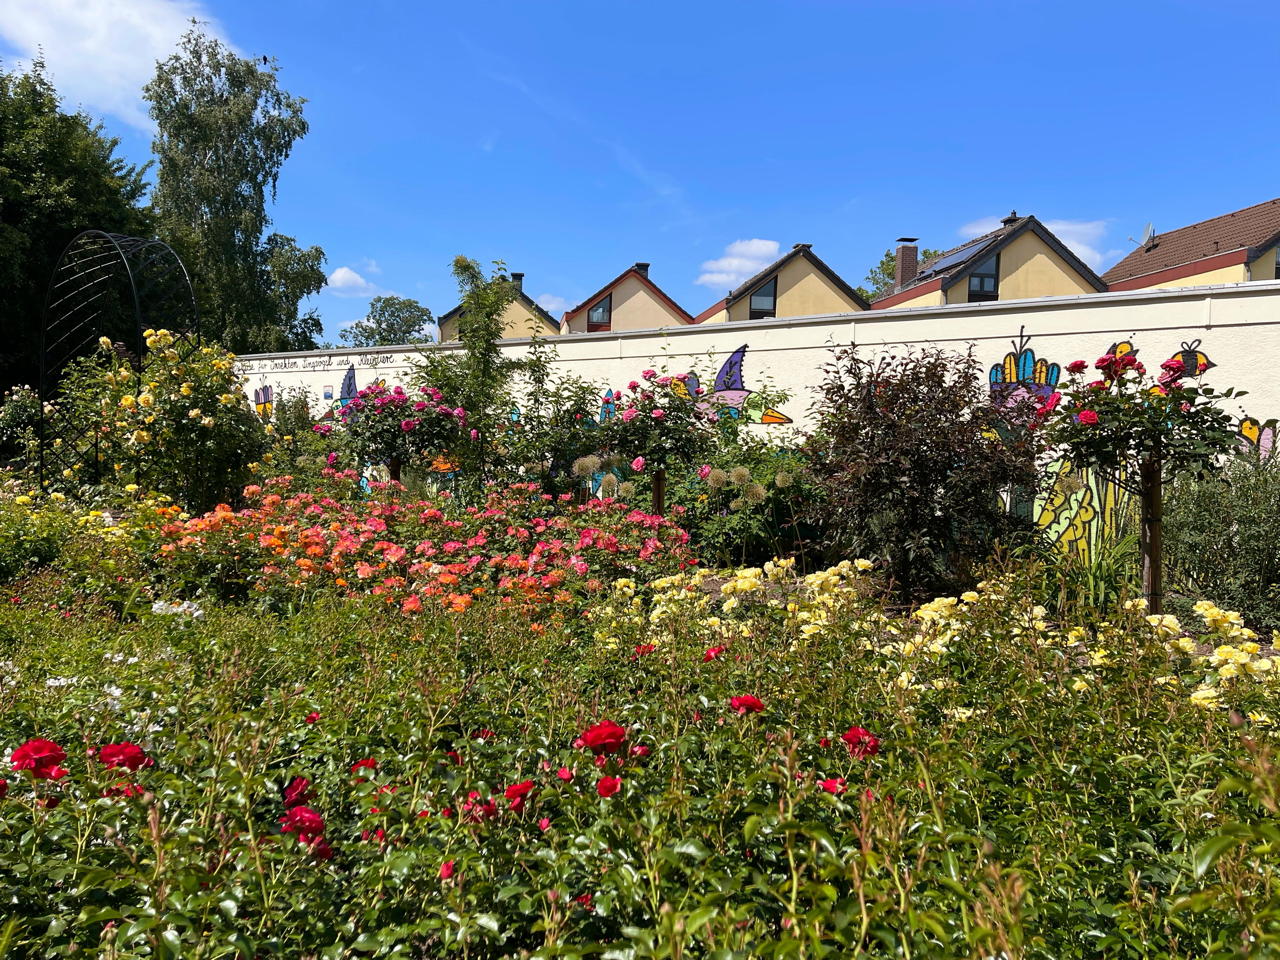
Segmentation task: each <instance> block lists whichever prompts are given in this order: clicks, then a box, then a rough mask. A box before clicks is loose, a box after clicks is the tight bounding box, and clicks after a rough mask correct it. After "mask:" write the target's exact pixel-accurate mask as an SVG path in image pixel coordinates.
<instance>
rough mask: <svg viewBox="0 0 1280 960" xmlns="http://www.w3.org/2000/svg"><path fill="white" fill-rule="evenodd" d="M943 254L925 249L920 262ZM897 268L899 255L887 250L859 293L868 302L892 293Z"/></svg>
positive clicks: (872, 269)
mask: <svg viewBox="0 0 1280 960" xmlns="http://www.w3.org/2000/svg"><path fill="white" fill-rule="evenodd" d="M941 252H942V251H941V250H931V249H929V248H928V247H925V248H924V249H923V250H921V251H920V262H921V263H924V262H925V261H926V260H930V259H932V258H933V257H936V256H937V255H938V254H940V253H941ZM897 268H898V254H897V253H896V252H895V251H893V250H886V251H885V252H884V256H883V257H881V258H880V262H879V263H877V264H876V265H875V266H874V267H872V268H871V269H870V270H868V271H867V276H866V278H865V279H864V280H863V281H862V282H863V283H864V284H866V286H862V287H858V293H859V294H861V295H862V297H863V298H864V299H866V300H874V299H875V298H876V297H882V296H884V295H885V294H887V293H892V292H893V287H894V283H895V278H894V274H895V272H896V270H897Z"/></svg>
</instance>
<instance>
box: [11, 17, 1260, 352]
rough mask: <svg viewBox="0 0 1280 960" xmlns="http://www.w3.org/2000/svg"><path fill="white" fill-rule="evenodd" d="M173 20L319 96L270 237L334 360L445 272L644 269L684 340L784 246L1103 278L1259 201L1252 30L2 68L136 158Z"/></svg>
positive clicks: (676, 36) (106, 49)
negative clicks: (318, 270)
mask: <svg viewBox="0 0 1280 960" xmlns="http://www.w3.org/2000/svg"><path fill="white" fill-rule="evenodd" d="M192 15H194V16H197V17H198V18H200V19H201V20H204V21H207V29H209V30H210V31H212V32H214V33H217V34H218V35H219V36H221V37H223V38H224V39H226V40H227V41H228V42H229V43H231V44H232V45H233V46H234V47H235V48H236V49H237V50H238V51H240V52H241V53H243V54H244V55H246V56H260V55H262V54H264V53H265V54H270V55H271V56H274V57H276V58H277V59H278V60H279V63H280V67H281V72H280V80H281V83H282V84H283V86H284V87H285V88H286V89H288V90H289V91H291V92H293V93H295V94H298V95H301V96H304V97H306V98H307V99H308V101H309V102H308V104H307V107H306V115H307V118H308V120H309V121H310V124H311V132H310V134H309V135H308V136H307V137H306V138H305V139H304V140H303V141H301V142H300V143H299V144H298V146H297V147H296V148H295V150H294V153H293V155H292V157H291V158H290V159H289V161H288V163H287V164H286V166H285V168H284V171H283V174H282V176H281V180H280V192H279V200H278V203H277V204H276V206H275V208H274V210H273V217H274V219H275V227H274V228H275V229H277V230H279V231H280V232H282V233H286V234H289V235H292V236H294V237H296V238H297V239H298V241H299V242H300V243H302V244H304V245H309V244H313V243H315V244H320V245H321V246H322V247H323V248H324V250H325V252H326V254H327V255H328V266H327V269H328V270H329V272H330V278H331V283H330V286H329V287H328V288H327V289H326V290H325V291H324V292H322V293H321V294H319V295H317V296H316V297H315V298H314V301H313V305H314V306H316V307H318V308H319V310H320V312H321V315H322V316H323V317H324V320H325V329H326V335H327V336H328V337H329V338H331V339H334V340H336V339H337V336H338V331H339V329H340V327H341V325H342V324H344V323H349V322H351V321H352V320H354V319H356V318H358V317H360V316H362V315H363V313H364V311H365V309H366V307H367V305H368V300H369V298H370V296H372V295H375V294H377V293H381V292H394V293H397V294H399V295H402V296H410V297H414V298H416V299H418V300H420V301H422V302H423V303H425V304H426V305H427V306H429V307H430V308H431V309H432V310H433V311H435V312H436V313H437V314H439V313H443V312H444V311H445V310H447V309H449V308H450V307H451V306H453V304H454V303H455V301H456V288H455V287H454V285H453V282H452V279H451V277H450V275H449V269H448V267H449V261H450V260H451V258H452V257H453V256H454V255H456V254H458V253H465V254H467V255H468V256H471V257H475V258H476V259H479V260H482V261H488V260H494V259H502V260H504V261H506V263H507V265H508V267H509V268H510V269H512V270H520V271H523V272H524V273H525V274H526V280H525V289H526V290H527V291H528V292H529V293H530V294H532V295H533V296H535V297H538V298H540V299H541V300H542V302H543V303H544V305H546V306H548V307H549V308H550V309H552V312H553V313H555V314H556V315H557V316H558V315H559V312H560V311H561V310H563V309H564V308H565V307H566V306H572V305H575V304H577V303H578V302H579V301H581V300H582V299H583V298H584V297H586V296H588V295H590V294H591V293H592V292H594V291H595V290H596V289H598V288H599V287H601V286H602V285H603V284H605V283H606V282H607V281H608V280H610V279H611V278H612V277H614V276H615V275H617V274H618V273H620V272H621V271H622V270H623V269H625V268H626V267H627V266H629V265H630V264H632V263H633V262H635V261H637V260H643V261H648V262H651V263H652V264H653V266H652V270H651V277H652V278H653V279H654V280H655V281H656V282H657V283H658V284H660V285H661V286H662V287H663V288H664V289H665V290H666V291H667V292H668V293H669V294H671V295H672V296H673V297H674V298H675V299H676V300H677V301H679V302H680V303H681V304H682V305H683V306H685V307H686V308H687V309H688V310H689V311H691V312H693V313H697V312H699V311H701V310H702V309H703V308H704V307H706V306H708V305H709V304H710V303H712V302H713V301H714V300H716V299H718V298H719V297H721V296H723V295H724V293H725V291H726V290H727V289H728V287H730V286H731V285H733V283H734V282H737V280H739V279H741V278H742V277H743V276H745V275H749V274H750V273H753V272H754V271H755V270H756V269H758V268H759V266H761V265H763V263H764V262H766V261H767V260H768V259H772V256H773V255H774V251H785V250H787V249H789V248H790V246H791V245H792V244H793V243H797V242H807V243H812V244H813V245H814V251H815V252H816V253H817V254H818V255H819V256H821V257H822V258H823V259H824V260H826V261H827V262H828V263H829V264H830V265H831V266H832V267H833V268H835V269H836V270H837V271H838V272H840V273H841V274H842V275H843V276H844V277H845V278H846V279H847V280H849V281H850V282H851V283H855V284H856V283H859V282H861V280H862V278H863V276H864V275H865V273H866V271H867V269H868V267H869V266H871V265H872V264H874V263H875V262H876V261H877V260H878V259H879V257H880V255H881V254H882V253H883V252H884V250H885V249H886V248H888V247H890V246H892V245H893V241H894V239H895V238H896V237H899V236H902V235H908V236H918V237H920V238H921V243H922V245H927V246H933V247H948V246H952V245H954V244H955V243H957V242H959V241H960V240H962V239H963V238H964V237H966V236H970V235H973V234H974V233H975V232H979V231H980V230H982V229H984V228H985V225H986V224H989V223H991V222H993V221H994V220H996V219H998V218H999V217H1000V216H1003V215H1005V214H1007V213H1008V212H1009V210H1011V209H1016V210H1018V212H1019V213H1034V214H1036V215H1037V216H1039V217H1040V218H1041V219H1042V220H1044V221H1046V222H1048V223H1049V224H1050V225H1051V226H1052V227H1053V228H1054V229H1056V230H1057V231H1058V232H1059V234H1060V235H1061V236H1062V237H1063V239H1064V240H1066V241H1067V242H1068V243H1069V244H1070V245H1072V246H1073V247H1074V248H1075V249H1076V251H1077V252H1078V253H1080V254H1081V256H1082V257H1083V258H1084V259H1085V260H1086V261H1088V262H1089V263H1090V264H1091V265H1093V266H1094V267H1095V268H1105V267H1106V266H1109V265H1110V264H1111V263H1113V262H1114V261H1115V260H1116V259H1118V258H1119V257H1120V256H1121V255H1122V253H1123V252H1125V251H1126V250H1127V249H1128V248H1129V246H1130V244H1129V242H1128V240H1127V239H1126V238H1127V237H1130V236H1133V237H1136V236H1139V234H1140V232H1141V230H1142V228H1143V225H1144V224H1145V223H1146V222H1148V221H1152V222H1153V223H1154V224H1155V227H1156V229H1157V230H1161V229H1171V228H1173V227H1176V226H1180V225H1183V224H1186V223H1190V222H1193V221H1195V220H1199V219H1203V218H1205V217H1209V216H1214V215H1216V214H1219V213H1224V212H1226V211H1229V210H1233V209H1237V208H1239V207H1242V206H1247V205H1249V204H1252V203H1256V202H1259V201H1262V200H1266V199H1270V198H1272V197H1274V196H1277V195H1280V183H1278V182H1277V179H1276V178H1275V177H1274V175H1272V171H1273V170H1274V168H1275V158H1276V155H1277V152H1278V151H1277V147H1278V146H1280V133H1278V130H1280V126H1278V124H1277V120H1280V106H1278V95H1277V92H1276V89H1275V82H1274V75H1275V67H1277V66H1278V65H1280V42H1278V41H1277V37H1280V10H1278V9H1277V8H1276V7H1274V6H1270V7H1268V6H1267V5H1261V4H1257V3H1248V4H1245V3H1234V2H1214V3H1209V2H1205V3H1188V2H1176V0H1172V2H1171V0H1166V2H1161V3H1115V2H1112V3H1107V4H1099V3H1077V4H1070V5H1064V4H1058V3H1054V4H1048V3H1045V4H1033V3H993V2H978V0H974V2H968V3H963V4H961V3H916V4H906V3H876V2H865V3H864V2H859V3H835V2H799V0H791V2H777V3H759V2H724V3H720V2H716V3H710V2H704V3H697V2H688V0H686V2H684V3H667V2H651V3H645V4H640V3H630V2H615V3H600V2H598V0H596V2H582V3H579V2H556V0H543V2H541V3H528V2H523V3H507V2H495V3H484V4H481V3H469V4H457V3H451V4H444V3H417V2H413V3H411V2H391V0H374V2H363V3H359V4H355V3H337V2H316V0H306V2H303V0H265V2H264V0H254V2H247V0H0V57H2V58H3V59H4V61H5V63H6V65H9V66H12V65H13V64H14V62H15V61H19V62H20V61H21V60H22V59H23V58H25V57H28V56H29V55H30V54H31V52H32V51H33V50H34V49H35V48H36V46H37V45H39V46H41V47H42V48H43V50H44V54H45V57H46V59H47V61H48V63H49V66H50V71H51V73H52V74H53V77H54V80H55V82H57V83H58V85H59V88H60V89H61V90H62V91H63V93H64V94H65V95H66V98H67V100H68V102H69V104H70V105H72V106H75V105H83V106H84V108H85V109H86V110H88V111H89V112H90V113H92V114H94V115H96V116H100V117H102V118H103V120H104V122H105V124H106V125H107V127H108V129H109V130H110V131H111V132H112V133H114V134H116V135H118V136H120V137H121V138H122V140H123V150H124V153H125V154H126V155H127V156H128V157H130V158H131V159H134V160H138V161H143V160H145V159H147V157H148V155H149V143H150V132H149V128H148V121H147V120H146V117H145V110H144V108H143V106H142V105H141V104H140V103H139V99H138V89H139V87H140V86H141V84H142V83H143V82H145V80H146V79H147V78H148V77H149V75H150V73H151V72H152V68H151V65H152V63H153V62H154V60H155V59H156V57H157V56H161V55H163V54H165V53H166V52H167V51H168V50H170V49H172V46H173V42H174V40H175V38H176V36H177V35H178V34H179V33H180V32H181V31H182V30H183V29H184V27H185V21H186V20H187V19H188V18H189V17H191V16H192Z"/></svg>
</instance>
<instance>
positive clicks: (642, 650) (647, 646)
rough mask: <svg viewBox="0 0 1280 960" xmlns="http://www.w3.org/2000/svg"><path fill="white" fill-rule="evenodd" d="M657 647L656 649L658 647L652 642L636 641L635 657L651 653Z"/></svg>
mask: <svg viewBox="0 0 1280 960" xmlns="http://www.w3.org/2000/svg"><path fill="white" fill-rule="evenodd" d="M657 649H658V648H657V647H655V646H654V645H653V644H652V643H637V644H636V656H637V657H647V656H648V655H649V654H651V653H653V651H655V650H657Z"/></svg>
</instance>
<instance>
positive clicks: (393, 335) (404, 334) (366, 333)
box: [341, 296, 435, 347]
mask: <svg viewBox="0 0 1280 960" xmlns="http://www.w3.org/2000/svg"><path fill="white" fill-rule="evenodd" d="M433 322H434V321H433V319H432V316H431V311H430V310H428V309H427V308H426V307H424V306H423V305H422V304H420V303H419V302H418V301H417V300H414V299H412V298H411V297H394V296H385V297H374V298H373V299H372V300H371V301H369V313H368V315H367V316H365V317H364V319H362V320H357V321H356V322H355V323H353V324H352V325H351V326H350V327H348V328H347V329H346V330H343V331H342V334H341V336H342V339H343V340H345V341H347V343H349V344H351V345H352V346H353V347H394V346H399V345H400V344H412V343H430V342H432V341H433V340H434V339H435V334H434V332H433V331H432V329H431V326H432V323H433Z"/></svg>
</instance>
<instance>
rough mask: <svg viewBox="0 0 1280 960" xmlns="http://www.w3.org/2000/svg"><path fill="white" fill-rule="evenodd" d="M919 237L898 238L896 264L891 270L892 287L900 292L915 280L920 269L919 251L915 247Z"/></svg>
mask: <svg viewBox="0 0 1280 960" xmlns="http://www.w3.org/2000/svg"><path fill="white" fill-rule="evenodd" d="M919 239H920V238H919V237H899V238H898V254H897V263H896V264H895V265H894V268H893V287H894V289H895V290H901V289H902V288H903V287H905V286H906V285H907V284H908V283H910V282H911V281H912V280H914V279H915V278H916V272H917V271H918V270H919V269H920V250H919V249H918V248H917V247H916V241H917V240H919Z"/></svg>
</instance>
